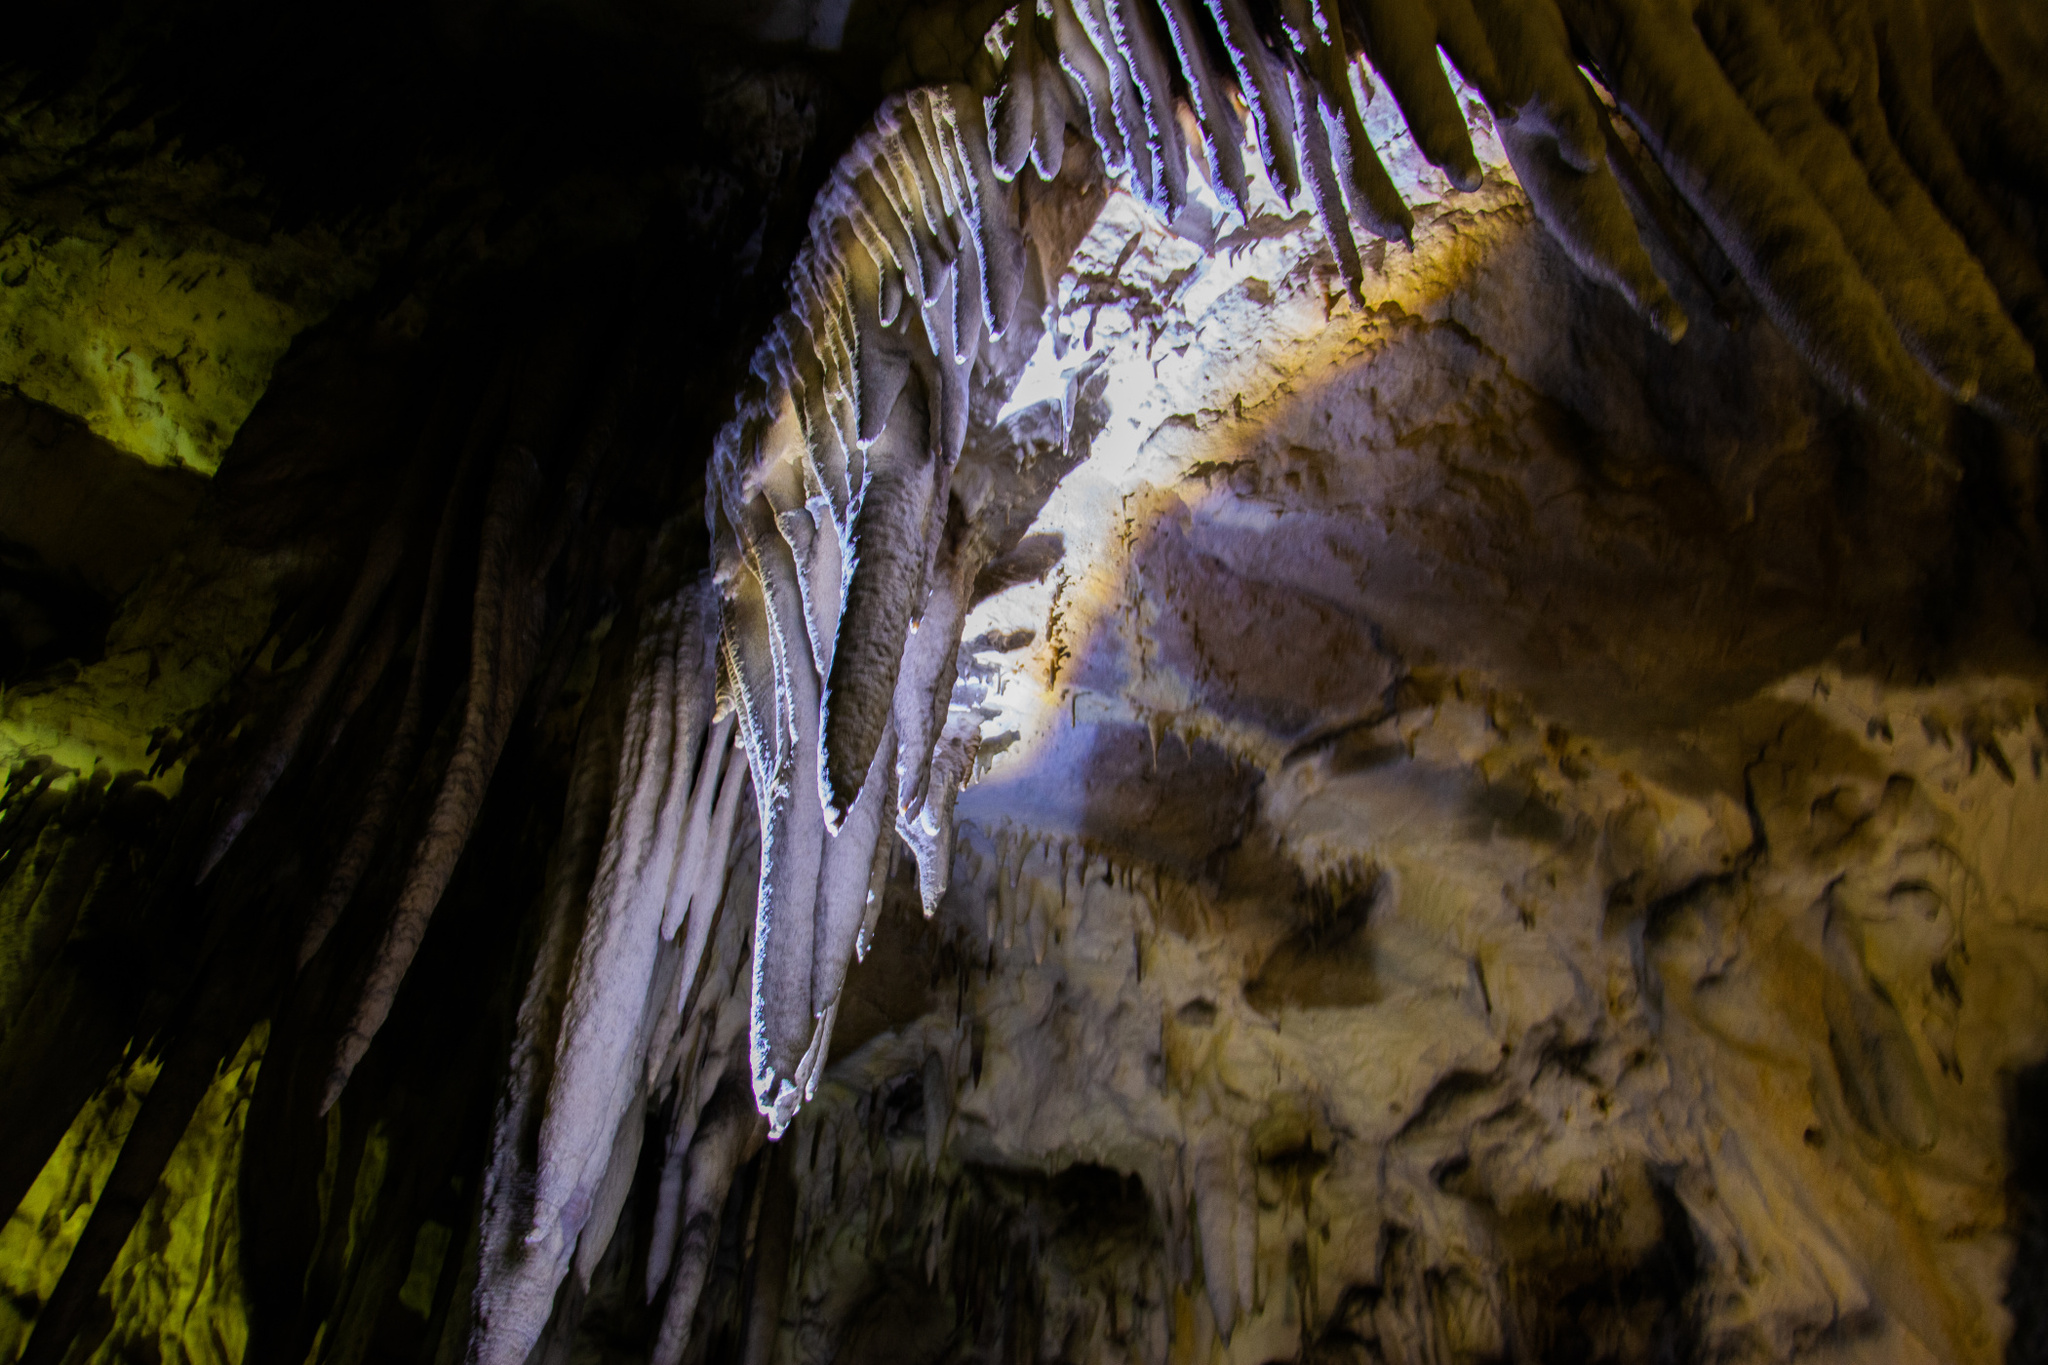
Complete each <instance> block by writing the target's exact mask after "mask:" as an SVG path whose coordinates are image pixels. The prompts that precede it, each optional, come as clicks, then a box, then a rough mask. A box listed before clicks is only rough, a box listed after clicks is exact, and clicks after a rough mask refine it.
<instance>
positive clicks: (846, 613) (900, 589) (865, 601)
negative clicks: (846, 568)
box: [823, 383, 935, 810]
mask: <svg viewBox="0 0 2048 1365" xmlns="http://www.w3.org/2000/svg"><path fill="white" fill-rule="evenodd" d="M927 413H928V409H927V407H926V403H925V389H924V385H923V384H922V383H915V384H911V385H908V386H906V387H905V388H904V390H903V393H902V397H901V398H900V399H899V400H898V403H897V416H896V418H895V419H894V420H893V421H892V422H891V423H890V426H889V429H888V430H887V431H886V432H885V434H884V435H883V436H881V437H880V438H878V439H877V440H876V441H875V443H874V444H873V445H871V446H870V447H869V448H868V468H869V481H868V487H867V490H866V492H865V493H864V495H863V497H862V502H861V507H860V511H859V513H858V515H857V517H856V519H855V522H854V527H853V535H852V548H853V554H852V568H851V572H850V573H849V574H848V576H847V587H846V605H845V609H844V610H843V611H842V612H841V613H840V639H839V642H838V644H837V645H836V646H835V648H834V651H833V655H832V672H831V674H830V675H829V677H828V678H827V681H826V685H825V717H824V726H823V738H824V743H825V745H826V749H827V753H826V758H825V770H826V771H827V772H828V773H829V774H830V776H831V778H832V782H833V790H832V793H831V797H832V800H833V802H834V804H835V805H837V806H838V807H839V808H840V809H842V810H843V809H845V808H846V807H847V806H848V805H850V804H851V803H852V800H853V797H854V795H855V790H854V786H853V784H854V783H855V782H857V781H858V780H859V778H860V776H861V775H862V774H865V773H866V771H867V768H868V764H869V763H870V762H872V761H873V758H874V751H875V747H876V745H877V744H878V743H879V742H880V739H881V731H882V727H883V725H884V724H885V723H886V722H887V720H888V716H889V710H890V699H891V698H892V697H893V696H894V694H895V690H896V674H897V670H898V666H899V664H900V662H901V660H902V657H903V640H904V638H905V636H906V634H907V633H908V631H909V628H910V617H911V615H912V613H913V611H914V610H915V604H916V603H917V601H918V600H919V598H920V597H921V596H922V583H921V582H920V579H921V577H922V571H923V567H924V561H925V557H926V548H925V547H926V544H927V539H926V536H927V525H928V523H929V521H930V520H931V518H932V515H933V512H934V507H933V501H934V499H933V493H934V491H935V490H934V488H933V477H934V465H933V462H932V461H931V460H930V459H929V458H928V456H927V454H926V450H927V447H926V444H925V434H924V429H925V420H926V417H927Z"/></svg>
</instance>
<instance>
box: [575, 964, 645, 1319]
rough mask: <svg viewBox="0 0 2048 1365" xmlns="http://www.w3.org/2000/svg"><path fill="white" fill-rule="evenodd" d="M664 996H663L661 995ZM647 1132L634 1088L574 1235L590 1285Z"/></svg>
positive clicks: (640, 1094) (583, 1281)
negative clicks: (587, 1210) (587, 1211)
mask: <svg viewBox="0 0 2048 1365" xmlns="http://www.w3.org/2000/svg"><path fill="white" fill-rule="evenodd" d="M664 998H665V997H664ZM646 1135H647V1093H646V1091H644V1090H641V1089H638V1088H636V1089H635V1091H634V1094H633V1101H632V1103H631V1104H628V1105H627V1106H626V1112H625V1113H623V1114H621V1115H619V1123H618V1129H617V1131H616V1132H615V1133H614V1134H613V1136H612V1143H611V1147H610V1148H609V1150H608V1151H607V1152H606V1153H605V1162H604V1170H603V1172H602V1173H601V1174H600V1175H599V1177H598V1181H597V1188H596V1190H595V1191H594V1192H593V1194H592V1195H591V1200H590V1218H589V1221H588V1222H586V1223H585V1224H584V1225H583V1227H582V1229H581V1230H580V1231H579V1232H578V1234H577V1237H576V1261H575V1270H576V1279H577V1281H578V1283H579V1284H580V1285H581V1286H582V1287H583V1288H584V1289H586V1290H587V1289H589V1288H590V1277H591V1274H592V1272H594V1271H595V1270H596V1269H597V1263H598V1261H599V1260H600V1259H602V1258H603V1256H604V1253H605V1250H606V1249H607V1248H608V1247H610V1246H611V1244H612V1234H613V1233H614V1232H615V1231H616V1230H617V1229H618V1225H619V1215H620V1213H622V1212H624V1210H625V1207H626V1196H627V1195H629V1194H631V1193H632V1191H633V1176H634V1174H635V1172H636V1171H637V1169H638V1167H639V1164H640V1144H641V1143H642V1142H643V1141H644V1140H645V1138H646Z"/></svg>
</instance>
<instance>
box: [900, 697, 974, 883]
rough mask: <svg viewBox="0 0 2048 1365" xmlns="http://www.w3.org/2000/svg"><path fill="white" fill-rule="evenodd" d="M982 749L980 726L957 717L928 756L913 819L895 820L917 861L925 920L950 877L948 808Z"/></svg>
mask: <svg viewBox="0 0 2048 1365" xmlns="http://www.w3.org/2000/svg"><path fill="white" fill-rule="evenodd" d="M980 747H981V721H980V719H979V718H978V717H976V716H974V715H973V714H971V713H962V714H961V715H959V716H957V717H954V718H953V719H952V720H949V721H948V722H947V723H946V728H945V730H944V732H943V733H942V734H940V736H939V742H938V744H937V745H936V746H935V747H934V749H933V751H932V763H931V777H930V778H929V780H928V781H927V783H926V787H925V798H924V802H923V804H922V805H921V806H919V808H918V810H917V813H916V814H915V815H914V816H912V815H898V816H897V818H896V832H897V833H898V834H900V835H902V836H903V842H904V843H906V844H908V845H909V846H910V849H911V852H913V853H915V854H916V855H917V884H918V890H919V892H920V893H921V895H922V897H923V901H924V912H925V914H926V915H927V916H929V915H931V914H934V913H935V912H937V910H938V908H939V899H940V897H942V896H944V895H945V894H946V884H947V881H948V880H949V879H950V878H951V876H952V873H953V803H954V802H955V801H956V800H958V799H959V796H960V784H961V783H962V782H964V781H966V780H967V775H968V774H969V773H971V772H973V771H974V755H975V754H976V752H977V751H978V750H979V749H980Z"/></svg>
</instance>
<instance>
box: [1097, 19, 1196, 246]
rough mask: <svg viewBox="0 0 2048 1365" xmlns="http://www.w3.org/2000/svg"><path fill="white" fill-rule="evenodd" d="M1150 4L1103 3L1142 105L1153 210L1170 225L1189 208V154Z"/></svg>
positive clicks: (1170, 71)
mask: <svg viewBox="0 0 2048 1365" xmlns="http://www.w3.org/2000/svg"><path fill="white" fill-rule="evenodd" d="M1151 8H1152V0H1103V10H1104V12H1105V14H1106V16H1107V18H1108V20H1109V28H1110V32H1111V33H1112V34H1113V35H1114V38H1115V41H1116V46H1117V50H1118V52H1120V53H1121V54H1122V55H1123V59H1124V63H1125V65H1127V66H1128V67H1129V68H1130V72H1131V78H1132V82H1133V84H1135V85H1136V86H1137V91H1138V99H1139V102H1140V104H1141V105H1142V106H1143V110H1144V116H1145V130H1146V136H1147V139H1148V141H1149V144H1150V146H1151V148H1152V154H1153V157H1154V160H1155V164H1156V165H1157V167H1158V176H1159V185H1158V196H1157V198H1156V199H1155V200H1154V205H1155V207H1157V208H1158V209H1159V210H1160V211H1161V212H1162V213H1164V214H1165V215H1166V219H1167V221H1168V222H1172V221H1173V220H1174V219H1176V218H1178V217H1180V214H1181V210H1182V209H1184V208H1186V207H1187V195H1188V184H1187V177H1188V150H1187V147H1186V145H1185V144H1184V143H1183V142H1182V140H1181V131H1180V120H1179V119H1177V118H1176V117H1175V116H1174V111H1173V101H1174V95H1173V76H1172V68H1171V67H1170V66H1169V64H1168V62H1167V58H1166V53H1165V52H1164V51H1163V50H1162V48H1161V47H1160V43H1159V34H1158V31H1157V30H1156V29H1155V28H1154V27H1153V20H1152V16H1151V13H1150V11H1151Z"/></svg>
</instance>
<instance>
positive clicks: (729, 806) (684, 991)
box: [676, 745, 750, 1009]
mask: <svg viewBox="0 0 2048 1365" xmlns="http://www.w3.org/2000/svg"><path fill="white" fill-rule="evenodd" d="M749 781H750V777H749V774H748V770H747V751H746V749H745V748H744V747H741V746H738V745H735V746H734V747H733V750H732V755H731V757H730V758H728V759H727V760H726V764H725V776H724V778H723V780H722V781H720V783H719V784H718V806H717V808H716V809H715V810H714V811H713V812H712V816H711V837H710V840H709V842H708V843H707V844H706V845H705V849H706V851H705V854H704V857H703V858H702V860H701V861H700V862H699V864H698V869H697V882H696V887H695V889H694V890H692V891H691V893H690V917H689V931H688V932H687V933H685V934H684V935H683V965H682V972H681V976H680V979H679V984H678V986H677V988H676V1008H677V1009H681V1008H682V1007H683V1002H684V1001H685V1000H687V999H688V998H689V994H690V990H691V988H692V987H693V986H695V985H696V983H697V972H698V970H699V964H700V963H701V962H702V961H703V957H704V948H705V945H706V944H707V943H708V942H709V941H710V937H711V925H712V920H713V918H714V917H715V916H716V915H717V913H718V908H719V906H720V905H721V904H723V903H724V899H725V883H726V876H727V871H728V868H727V863H728V862H729V861H730V857H731V849H732V841H733V831H734V829H735V828H736V827H737V826H738V824H739V816H740V805H741V800H740V798H741V795H742V793H743V792H744V791H745V790H746V787H747V785H748V783H749Z"/></svg>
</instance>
